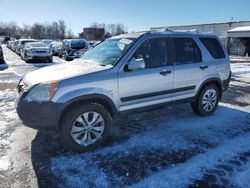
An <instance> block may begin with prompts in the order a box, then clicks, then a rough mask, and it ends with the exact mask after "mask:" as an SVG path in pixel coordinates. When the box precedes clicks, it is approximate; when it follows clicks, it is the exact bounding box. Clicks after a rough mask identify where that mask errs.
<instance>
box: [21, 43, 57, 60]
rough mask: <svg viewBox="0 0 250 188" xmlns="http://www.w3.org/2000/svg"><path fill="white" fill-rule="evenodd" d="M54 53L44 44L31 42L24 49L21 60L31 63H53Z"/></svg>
mask: <svg viewBox="0 0 250 188" xmlns="http://www.w3.org/2000/svg"><path fill="white" fill-rule="evenodd" d="M52 55H53V54H52V51H51V49H50V48H49V47H48V46H47V45H46V44H44V43H42V42H29V43H26V44H25V46H24V49H23V50H22V52H21V58H22V59H23V60H24V61H25V62H26V63H29V62H31V61H41V60H42V61H47V62H49V63H51V62H52V60H53V57H52Z"/></svg>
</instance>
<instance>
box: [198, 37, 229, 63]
mask: <svg viewBox="0 0 250 188" xmlns="http://www.w3.org/2000/svg"><path fill="white" fill-rule="evenodd" d="M200 40H201V42H202V43H203V44H204V46H205V47H206V48H207V50H208V51H209V53H210V54H211V55H212V56H213V58H215V59H223V58H225V57H226V56H225V53H224V50H223V49H222V46H221V45H220V43H219V41H218V40H217V39H216V38H200Z"/></svg>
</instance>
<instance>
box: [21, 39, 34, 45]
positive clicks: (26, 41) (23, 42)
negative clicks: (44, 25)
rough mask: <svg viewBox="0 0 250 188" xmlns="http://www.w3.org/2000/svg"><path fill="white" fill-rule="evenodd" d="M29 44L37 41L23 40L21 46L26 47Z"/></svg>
mask: <svg viewBox="0 0 250 188" xmlns="http://www.w3.org/2000/svg"><path fill="white" fill-rule="evenodd" d="M28 42H36V41H35V40H23V41H21V44H22V45H25V44H26V43H28Z"/></svg>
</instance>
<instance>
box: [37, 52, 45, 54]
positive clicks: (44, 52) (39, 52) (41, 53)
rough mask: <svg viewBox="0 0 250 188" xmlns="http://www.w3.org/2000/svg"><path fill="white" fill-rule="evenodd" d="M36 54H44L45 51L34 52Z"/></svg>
mask: <svg viewBox="0 0 250 188" xmlns="http://www.w3.org/2000/svg"><path fill="white" fill-rule="evenodd" d="M36 53H38V54H42V53H46V51H36Z"/></svg>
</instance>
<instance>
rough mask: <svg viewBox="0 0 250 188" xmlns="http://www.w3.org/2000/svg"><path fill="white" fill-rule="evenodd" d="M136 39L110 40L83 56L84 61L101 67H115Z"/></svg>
mask: <svg viewBox="0 0 250 188" xmlns="http://www.w3.org/2000/svg"><path fill="white" fill-rule="evenodd" d="M133 42H134V39H131V38H130V39H128V38H119V39H108V40H105V41H104V42H102V43H100V44H99V45H97V46H96V47H94V48H93V49H91V50H89V51H87V52H86V53H85V54H83V56H82V59H84V60H88V61H93V62H94V63H97V64H99V65H114V64H115V63H116V62H117V61H118V60H119V59H120V58H121V57H122V56H123V55H124V54H125V53H126V51H127V50H128V49H129V47H130V46H131V45H132V43H133Z"/></svg>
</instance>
